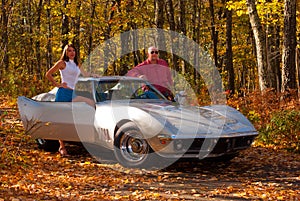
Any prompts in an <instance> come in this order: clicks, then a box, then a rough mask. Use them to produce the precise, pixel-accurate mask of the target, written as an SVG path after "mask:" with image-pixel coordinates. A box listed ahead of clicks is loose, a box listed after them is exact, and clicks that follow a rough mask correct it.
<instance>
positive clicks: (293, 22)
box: [0, 0, 300, 201]
mask: <svg viewBox="0 0 300 201" xmlns="http://www.w3.org/2000/svg"><path fill="white" fill-rule="evenodd" d="M0 5H1V8H0V38H1V40H0V99H1V101H0V201H2V200H30V199H32V200H36V199H37V200H39V199H40V200H202V198H203V200H209V199H210V198H215V200H224V199H236V200H298V199H299V194H300V191H299V188H300V186H299V174H300V172H299V166H300V163H299V161H300V155H299V153H300V101H299V100H300V98H299V96H300V94H299V93H300V68H299V65H300V51H299V50H300V43H299V41H300V27H299V23H300V3H299V2H298V0H88V1H82V0H24V1H21V0H2V1H1V3H0ZM142 30H147V31H150V34H149V33H148V32H147V33H146V32H142ZM169 33H173V34H174V35H172V37H171V40H169V39H167V37H168V36H169V35H168V34H169ZM148 34H149V35H148ZM145 35H146V36H147V37H145ZM149 36H150V37H149ZM68 43H72V44H74V46H75V47H76V49H77V50H79V51H78V54H79V55H78V56H79V58H80V63H82V64H84V68H88V69H87V70H90V71H92V72H94V73H97V74H101V75H125V74H126V73H127V72H128V70H130V69H131V68H133V67H134V66H136V65H137V64H138V63H140V62H142V61H144V60H145V59H146V58H147V47H148V46H150V45H155V46H157V47H158V49H159V50H160V52H159V56H160V57H161V58H163V59H165V60H166V61H167V62H168V64H169V66H170V68H171V69H172V71H173V72H175V74H176V75H179V76H180V77H183V78H184V80H185V81H186V82H187V83H188V84H189V86H191V88H192V90H193V91H194V92H195V94H196V98H195V99H196V100H193V103H196V104H199V105H206V104H211V103H212V101H211V100H210V97H209V95H211V94H209V93H208V91H209V90H210V87H211V86H210V85H209V83H208V82H207V81H206V80H205V79H206V77H205V75H206V74H205V73H206V72H205V68H203V65H204V63H205V62H202V61H201V60H199V58H198V55H200V54H202V55H206V56H207V57H209V58H210V59H211V60H210V61H211V65H213V66H214V67H215V69H216V71H217V74H218V75H220V79H221V81H222V83H221V85H222V91H221V93H222V94H223V95H224V96H225V97H226V104H228V105H230V106H232V107H234V108H235V109H237V110H238V111H240V112H241V113H243V114H244V115H245V116H246V117H247V118H248V119H249V120H250V121H251V123H253V125H254V126H255V128H256V129H257V130H258V132H259V136H258V137H257V138H256V140H255V142H254V143H253V146H252V147H251V148H250V149H249V151H248V150H247V151H245V152H243V154H242V156H240V157H236V158H235V159H233V160H232V161H231V164H230V165H228V164H225V165H224V164H223V165H220V164H214V163H213V164H209V165H206V164H205V165H203V166H200V165H199V164H194V163H193V164H192V165H191V164H187V165H186V164H175V165H174V167H173V169H172V170H170V171H169V170H162V171H160V172H151V171H146V172H145V171H144V172H143V171H141V170H128V169H122V167H120V166H118V165H117V164H111V163H103V164H102V163H97V162H95V160H93V159H92V158H91V157H90V155H89V154H88V153H86V151H85V150H81V149H78V148H77V147H76V148H73V147H72V148H73V150H72V148H70V153H71V155H72V156H71V158H62V157H61V156H60V155H59V154H53V153H47V152H43V151H41V150H38V149H37V148H36V144H35V141H34V140H33V139H31V138H30V137H29V136H28V135H26V133H25V131H24V128H23V126H22V124H21V122H20V118H19V116H18V115H19V114H18V110H17V101H16V100H17V97H18V96H26V97H32V96H35V95H37V94H39V93H42V92H46V91H49V90H50V89H52V88H53V86H52V85H51V83H50V82H49V81H48V80H47V79H46V77H45V73H46V72H47V70H48V69H49V68H51V67H52V66H53V65H54V64H55V63H56V62H57V61H58V59H59V58H60V56H61V53H62V49H63V47H64V46H65V45H66V44H68ZM140 44H142V45H140ZM198 47H200V48H201V53H199V51H198V50H199V49H197V48H198ZM93 55H94V58H96V59H98V56H99V55H101V61H100V62H99V61H97V62H93V60H92V59H91V58H92V57H91V56H93ZM120 55H121V56H120ZM186 58H189V59H190V60H188V59H186ZM190 61H192V62H190ZM197 69H200V71H198V70H197ZM199 72H200V73H199ZM55 79H57V80H58V79H60V78H59V75H57V77H55ZM174 79H175V78H174ZM214 81H215V80H214ZM175 84H176V82H175ZM179 85H180V84H179ZM174 89H175V90H179V89H180V86H174ZM199 181H200V182H199ZM15 198H18V199H15Z"/></svg>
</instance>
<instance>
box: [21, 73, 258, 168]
mask: <svg viewBox="0 0 300 201" xmlns="http://www.w3.org/2000/svg"><path fill="white" fill-rule="evenodd" d="M74 92H75V93H76V95H81V96H85V97H89V98H92V99H93V100H95V102H96V104H95V107H91V106H90V105H88V104H86V103H84V102H54V99H55V93H56V91H55V89H53V90H52V91H50V92H48V93H43V94H39V95H37V96H35V97H33V98H27V97H24V96H20V97H18V107H19V112H20V117H21V120H22V122H23V125H24V127H25V129H26V132H27V133H28V134H30V135H31V136H32V137H33V138H35V139H37V142H38V144H39V146H40V147H42V148H44V149H46V150H54V151H55V150H57V149H58V143H57V140H58V139H61V140H64V141H68V142H81V143H83V144H89V145H93V146H94V147H95V146H96V147H102V148H103V147H105V148H107V149H109V150H112V151H113V153H114V156H115V158H116V159H117V161H118V162H119V163H120V164H122V165H123V166H126V167H145V166H148V165H156V164H158V163H159V162H161V161H167V160H169V159H170V160H177V159H197V160H198V159H199V160H202V159H205V158H217V159H224V160H230V159H232V158H233V157H234V156H236V154H237V153H239V152H240V151H241V150H243V149H247V148H248V147H250V146H251V144H252V142H253V140H254V139H255V137H256V136H257V135H258V133H257V131H256V129H255V128H254V127H253V125H252V124H251V123H250V122H249V121H248V120H247V118H246V117H245V116H243V115H242V114H241V113H240V112H238V111H237V110H235V109H234V108H232V107H229V106H227V105H210V106H202V107H200V106H188V105H182V104H179V103H178V102H172V101H169V100H167V99H166V98H165V97H164V96H163V95H162V94H161V93H160V92H159V91H158V90H157V89H156V88H155V87H153V86H152V85H151V84H150V83H149V82H147V81H146V80H143V79H140V78H133V77H125V76H107V77H101V78H80V79H79V82H78V83H77V85H76V89H75V90H74ZM93 152H95V150H93ZM99 152H100V151H99ZM100 154H101V153H100ZM162 159H163V160H162Z"/></svg>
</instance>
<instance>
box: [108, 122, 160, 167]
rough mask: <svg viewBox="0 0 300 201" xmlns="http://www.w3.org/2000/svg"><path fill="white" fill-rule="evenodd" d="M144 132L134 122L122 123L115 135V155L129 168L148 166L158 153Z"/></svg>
mask: <svg viewBox="0 0 300 201" xmlns="http://www.w3.org/2000/svg"><path fill="white" fill-rule="evenodd" d="M152 152H153V151H152V149H151V147H150V145H149V144H148V142H147V140H146V139H144V136H143V134H142V133H141V131H140V130H139V129H138V127H137V126H136V125H135V124H134V123H133V122H128V123H125V124H124V125H122V126H121V127H120V128H119V130H118V131H117V133H116V135H115V140H114V155H115V157H116V159H117V160H118V162H119V163H120V164H121V165H122V166H124V167H129V168H147V166H148V165H149V162H150V161H151V157H153V155H156V154H155V153H152Z"/></svg>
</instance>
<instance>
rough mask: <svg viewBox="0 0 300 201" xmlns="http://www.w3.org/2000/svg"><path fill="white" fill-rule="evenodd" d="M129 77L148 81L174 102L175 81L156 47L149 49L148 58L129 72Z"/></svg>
mask: <svg viewBox="0 0 300 201" xmlns="http://www.w3.org/2000/svg"><path fill="white" fill-rule="evenodd" d="M127 76H132V77H141V78H144V79H147V80H148V81H149V82H150V83H151V84H152V85H153V86H155V87H156V88H157V89H158V90H159V91H160V92H161V93H162V94H163V95H164V96H166V97H167V98H168V99H169V100H174V96H173V94H172V92H171V89H172V86H173V79H172V74H171V70H170V68H169V66H168V63H167V62H166V61H165V60H163V59H160V58H159V57H158V49H157V48H156V47H153V46H152V47H149V48H148V58H147V59H146V60H145V61H144V62H142V63H140V64H138V65H137V66H135V67H134V68H133V69H131V70H130V71H128V73H127Z"/></svg>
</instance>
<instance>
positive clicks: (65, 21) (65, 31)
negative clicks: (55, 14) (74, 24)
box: [61, 0, 69, 49]
mask: <svg viewBox="0 0 300 201" xmlns="http://www.w3.org/2000/svg"><path fill="white" fill-rule="evenodd" d="M67 4H68V0H64V8H67ZM68 34H69V17H68V16H67V15H66V13H63V15H62V27H61V35H62V37H63V38H62V49H63V48H64V47H65V46H66V45H67V44H68V43H69V40H68Z"/></svg>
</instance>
